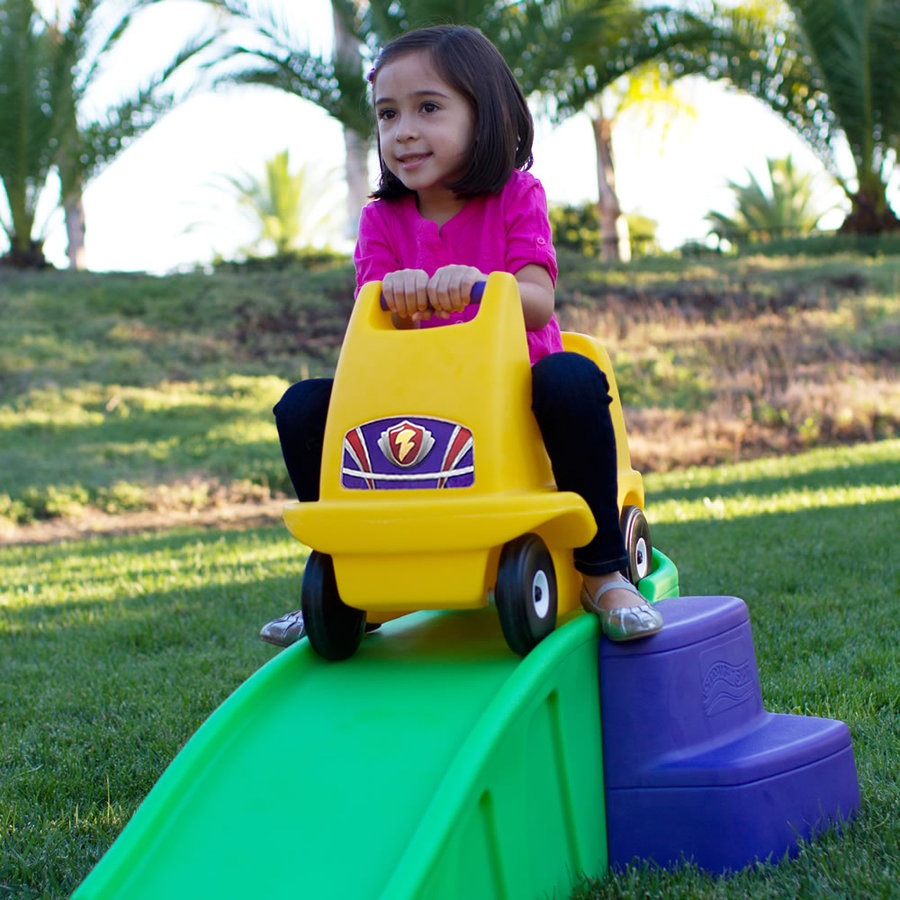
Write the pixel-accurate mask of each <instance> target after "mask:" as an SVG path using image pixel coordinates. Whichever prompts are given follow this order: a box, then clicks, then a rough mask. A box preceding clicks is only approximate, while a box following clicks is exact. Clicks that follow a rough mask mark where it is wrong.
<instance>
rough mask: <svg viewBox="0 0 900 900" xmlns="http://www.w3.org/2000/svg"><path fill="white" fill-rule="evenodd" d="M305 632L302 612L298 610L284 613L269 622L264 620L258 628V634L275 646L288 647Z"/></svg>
mask: <svg viewBox="0 0 900 900" xmlns="http://www.w3.org/2000/svg"><path fill="white" fill-rule="evenodd" d="M305 634H306V626H305V625H304V624H303V613H301V612H300V610H299V609H298V610H296V611H294V612H289V613H285V614H284V615H283V616H280V617H279V618H277V619H273V620H272V621H271V622H266V624H265V625H263V627H262V628H260V630H259V636H260V637H261V638H262V639H263V640H264V641H266V642H267V643H269V644H275V646H276V647H290V646H291V644H296V643H297V641H299V640H300V638H302V637H303V636H304V635H305Z"/></svg>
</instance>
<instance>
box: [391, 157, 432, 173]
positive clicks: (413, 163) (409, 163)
mask: <svg viewBox="0 0 900 900" xmlns="http://www.w3.org/2000/svg"><path fill="white" fill-rule="evenodd" d="M430 156H431V154H430V153H404V154H403V155H402V156H398V157H397V162H398V163H399V165H400V166H401V167H402V168H403V169H415V168H417V167H418V166H419V165H420V164H421V163H423V162H425V160H426V159H428V158H429V157H430Z"/></svg>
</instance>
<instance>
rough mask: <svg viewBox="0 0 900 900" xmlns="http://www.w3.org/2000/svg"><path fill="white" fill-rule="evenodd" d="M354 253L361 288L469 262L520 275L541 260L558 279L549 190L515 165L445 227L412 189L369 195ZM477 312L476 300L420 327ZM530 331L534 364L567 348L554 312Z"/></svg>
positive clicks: (486, 269)
mask: <svg viewBox="0 0 900 900" xmlns="http://www.w3.org/2000/svg"><path fill="white" fill-rule="evenodd" d="M353 259H354V262H355V264H356V285H357V290H359V288H361V287H362V286H363V285H364V284H365V283H366V282H367V281H380V280H381V279H383V278H384V276H385V275H387V273H388V272H396V271H397V270H398V269H424V270H425V271H426V272H427V273H428V274H429V275H433V274H434V273H435V272H436V271H437V270H438V269H439V268H440V267H441V266H448V265H466V266H475V267H476V268H477V269H480V270H481V271H482V272H484V273H485V274H489V273H490V272H510V273H511V274H513V275H515V273H516V272H518V271H519V269H522V268H524V267H525V266H527V265H530V264H536V265H539V266H543V267H544V268H545V269H546V270H547V272H548V273H549V274H550V278H551V279H552V280H553V283H554V284H556V276H557V272H558V269H557V265H556V251H555V250H554V249H553V242H552V239H551V234H550V221H549V219H548V218H547V197H546V195H545V194H544V188H543V186H542V185H541V183H540V182H539V181H538V180H537V178H535V177H534V176H533V175H531V174H529V173H528V172H520V171H518V170H515V171H513V173H512V175H511V176H510V178H509V180H508V181H507V182H506V184H505V185H504V186H503V189H502V190H501V191H500V192H499V193H497V194H484V195H481V196H479V197H473V198H472V199H470V200H468V201H466V205H465V206H464V207H463V208H462V209H461V210H460V211H459V212H458V213H457V214H456V215H455V216H454V217H453V218H452V219H450V221H449V222H445V223H444V224H443V225H442V226H440V227H438V225H437V224H436V223H435V222H432V221H430V220H429V219H425V218H423V217H422V216H421V215H419V210H418V208H417V207H416V197H415V195H414V194H409V195H407V196H405V197H401V198H400V199H398V200H374V201H372V202H371V203H369V204H368V205H367V206H366V207H365V208H364V209H363V211H362V216H361V218H360V221H359V240H358V241H357V244H356V252H355V254H354V257H353ZM477 311H478V307H477V306H468V307H466V309H465V310H463V311H462V312H460V313H454V314H452V315H451V316H450V318H449V319H438V318H433V319H429V320H427V321H426V322H423V323H422V327H425V328H428V327H434V326H436V325H447V324H452V323H453V322H465V321H468V320H469V319H471V318H473V317H474V316H475V314H476V313H477ZM527 337H528V352H529V355H530V357H531V362H532V364H534V363H536V362H537V361H538V360H539V359H541V358H542V357H544V356H547V355H548V354H549V353H556V352H557V351H559V350H562V339H561V338H560V334H559V324H558V323H557V321H556V316H555V315H554V316H553V317H552V318H551V319H550V321H549V322H548V323H547V324H546V325H545V326H544V327H543V328H541V329H539V330H537V331H529V332H527Z"/></svg>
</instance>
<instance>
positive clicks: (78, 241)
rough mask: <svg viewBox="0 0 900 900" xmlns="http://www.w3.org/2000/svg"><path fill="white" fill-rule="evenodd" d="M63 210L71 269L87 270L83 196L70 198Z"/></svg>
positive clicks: (67, 252) (64, 204) (65, 202)
mask: <svg viewBox="0 0 900 900" xmlns="http://www.w3.org/2000/svg"><path fill="white" fill-rule="evenodd" d="M63 208H64V210H65V214H66V237H67V238H68V247H67V248H66V254H67V256H68V257H69V268H70V269H72V270H73V271H76V270H77V271H79V272H80V271H82V270H83V269H84V268H85V258H84V256H85V254H84V234H85V224H84V198H83V197H82V196H81V194H78V195H77V196H76V197H69V198H67V199H66V200H65V201H64V203H63Z"/></svg>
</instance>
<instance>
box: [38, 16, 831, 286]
mask: <svg viewBox="0 0 900 900" xmlns="http://www.w3.org/2000/svg"><path fill="white" fill-rule="evenodd" d="M281 4H282V5H283V6H284V8H286V9H292V10H293V11H294V14H295V15H296V14H297V10H298V9H299V8H301V7H300V4H296V5H291V4H290V0H281ZM302 19H303V23H302V26H301V28H302V29H303V30H304V31H305V32H306V33H308V34H309V35H310V36H311V40H312V41H313V43H315V42H317V41H321V42H322V46H324V47H327V46H329V45H330V41H331V7H330V2H329V0H304V3H303V4H302ZM176 22H177V23H178V24H177V25H174V23H176ZM187 22H189V18H188V17H185V15H184V11H183V10H182V11H181V13H180V14H178V15H176V17H175V19H174V20H173V19H172V18H169V19H167V20H163V19H162V17H161V16H159V17H158V18H157V22H156V23H151V24H148V25H145V26H143V27H144V29H147V28H151V27H152V28H166V29H167V33H168V34H169V35H171V34H172V33H175V34H177V32H178V31H179V29H182V28H183V29H184V33H183V36H182V38H184V37H187V35H188V33H189V31H190V29H189V27H188V25H187V24H186V23H187ZM173 26H174V27H173ZM140 37H141V40H140V48H141V50H142V51H143V52H144V53H146V54H147V55H148V57H150V62H149V64H148V67H147V69H146V70H145V71H149V70H152V68H153V65H154V63H153V55H152V53H151V52H150V51H152V50H153V48H158V42H157V41H156V40H153V39H148V37H149V35H148V33H147V31H146V30H144V31H142V33H141V36H140ZM156 59H157V64H158V61H159V59H160V57H156ZM685 96H686V97H687V99H688V102H689V103H690V104H692V105H693V107H694V108H695V111H696V117H693V118H692V117H689V116H686V115H681V116H680V117H679V118H677V119H676V120H675V122H674V124H672V126H671V127H670V128H669V129H668V132H667V134H666V136H665V138H663V135H662V129H661V128H660V127H658V126H650V125H648V122H647V119H646V114H640V113H638V112H636V111H635V112H633V113H629V114H626V115H625V116H623V118H622V121H621V122H620V123H618V124H617V126H616V129H615V132H614V139H613V140H614V152H615V156H616V160H615V161H616V172H617V186H618V192H619V198H620V202H621V204H622V207H623V209H625V210H626V211H628V212H640V213H642V214H643V215H646V216H649V217H650V218H653V219H656V220H657V222H658V223H659V227H658V236H659V238H660V240H661V242H662V244H663V246H664V247H666V248H671V247H675V246H678V245H679V244H681V243H683V242H684V241H685V240H688V239H702V238H703V237H704V235H705V234H706V233H707V230H708V229H707V227H706V225H705V224H704V221H703V220H704V217H705V215H706V213H707V212H708V211H709V210H710V209H720V210H723V211H728V210H729V209H730V197H731V193H730V191H729V190H728V189H727V186H726V182H727V180H728V179H733V180H737V181H741V182H745V181H746V174H745V173H746V170H747V169H748V168H749V169H752V170H753V171H754V172H755V173H756V174H757V177H762V175H763V173H764V172H765V160H766V158H767V157H774V158H777V157H783V156H786V155H787V154H788V153H792V154H794V156H795V160H796V161H797V162H798V163H799V164H800V166H801V167H802V168H803V169H805V170H810V171H818V170H819V169H820V167H819V165H818V164H817V163H816V161H815V160H814V158H813V157H812V155H811V154H810V153H809V152H808V151H807V150H806V149H805V148H804V146H803V145H802V144H801V143H800V142H799V141H798V140H797V139H796V138H794V137H793V135H792V134H791V132H790V131H789V130H788V128H787V127H786V126H785V125H783V124H782V123H781V122H780V121H779V120H778V119H777V117H776V116H775V115H774V114H773V113H771V112H769V111H768V110H767V109H766V108H765V107H763V106H762V105H761V104H759V103H757V102H756V101H753V100H751V99H749V98H746V97H741V96H737V95H735V94H733V93H727V94H726V92H725V90H724V89H723V88H721V87H718V86H715V85H710V84H708V83H705V82H702V81H693V80H692V82H691V84H690V85H688V86H686V90H685ZM284 149H288V150H289V151H290V160H291V167H292V170H293V169H296V168H298V167H299V166H300V165H301V164H303V163H306V164H307V165H308V166H309V167H310V168H311V169H312V170H313V171H314V172H315V173H317V174H318V176H319V177H320V178H322V179H323V180H327V177H328V173H330V172H331V173H334V179H335V181H336V183H337V185H338V186H339V184H340V175H341V162H342V159H343V141H342V137H341V129H340V126H339V125H338V123H337V122H335V121H334V120H332V119H330V118H329V117H328V116H326V115H325V113H324V112H322V111H321V110H319V109H318V108H317V107H316V106H314V105H312V104H310V103H307V102H304V101H302V100H300V99H298V98H296V97H291V96H286V95H282V94H281V93H279V92H277V91H274V90H267V89H261V88H241V89H229V90H227V91H225V90H223V91H220V92H218V93H215V94H211V93H205V94H200V95H195V96H194V97H193V98H192V99H190V100H189V101H187V102H186V103H184V104H183V105H182V106H181V107H180V108H178V109H176V110H175V111H174V112H172V113H171V114H170V115H169V116H167V117H166V118H165V119H164V120H162V121H161V122H160V123H158V124H157V125H156V126H154V127H153V129H152V130H151V131H149V132H148V133H147V134H146V135H145V136H144V137H143V138H141V139H140V141H138V142H137V143H135V144H134V145H133V146H132V147H130V148H129V149H128V150H126V151H125V152H124V153H123V154H122V155H121V156H120V157H119V158H118V159H117V160H116V161H115V162H114V163H113V164H112V165H111V166H110V167H109V168H108V169H107V170H105V171H104V172H103V173H102V174H101V175H100V176H99V177H98V178H97V179H96V181H95V182H94V183H92V184H91V186H90V187H89V188H88V190H87V192H86V195H85V211H86V219H87V228H88V231H87V238H86V254H87V265H88V268H90V269H92V270H95V271H113V270H114V271H131V270H144V271H149V272H154V273H159V274H162V273H165V272H169V271H173V270H176V269H184V268H191V267H193V266H194V265H196V264H203V263H206V262H208V261H210V260H211V259H212V258H213V257H214V256H215V255H216V254H217V253H219V254H222V255H224V256H226V257H227V256H228V255H229V254H230V253H231V252H233V251H234V250H235V249H236V248H238V247H241V246H243V245H245V244H246V243H248V242H249V241H250V240H251V239H252V237H253V229H252V228H249V227H248V226H247V224H246V223H245V222H244V220H243V219H242V218H241V217H240V216H239V214H238V213H237V211H236V209H235V208H234V205H233V204H231V203H229V201H228V198H227V196H226V195H225V194H223V192H222V190H221V188H216V187H215V186H214V185H215V184H216V182H217V181H221V178H222V177H223V176H240V175H242V174H243V173H247V172H249V173H252V174H254V175H258V176H261V175H262V173H263V167H264V163H265V161H266V160H268V159H270V158H271V157H273V156H274V155H275V154H276V153H278V152H280V151H281V150H284ZM371 171H372V175H373V177H374V174H375V171H376V167H375V166H374V165H373V166H372V167H371ZM532 171H533V172H534V173H535V174H536V175H537V176H538V177H539V178H540V179H541V180H542V181H543V183H544V186H545V188H546V190H547V194H548V197H549V199H550V202H551V204H552V203H579V202H583V201H586V200H594V199H596V196H597V186H596V183H597V182H596V161H595V154H594V145H593V136H592V131H591V125H590V122H589V120H588V119H587V118H586V117H585V116H583V115H580V116H576V117H574V118H572V119H570V120H569V121H567V122H565V123H564V124H563V125H561V126H558V127H551V126H550V125H549V124H548V123H546V122H541V121H539V122H538V136H537V141H536V145H535V166H534V168H533V170H532ZM338 197H340V191H339V188H338ZM338 202H339V203H340V202H341V201H340V199H339V200H338ZM839 220H840V219H838V221H839ZM46 250H47V253H48V256H49V257H50V259H51V261H52V262H53V263H54V264H56V265H58V266H64V265H65V229H64V227H63V225H62V219H61V216H58V217H57V218H55V219H53V220H52V225H51V230H50V233H49V236H48V240H47V243H46Z"/></svg>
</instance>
